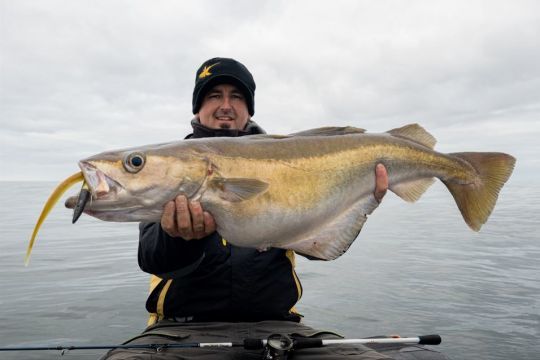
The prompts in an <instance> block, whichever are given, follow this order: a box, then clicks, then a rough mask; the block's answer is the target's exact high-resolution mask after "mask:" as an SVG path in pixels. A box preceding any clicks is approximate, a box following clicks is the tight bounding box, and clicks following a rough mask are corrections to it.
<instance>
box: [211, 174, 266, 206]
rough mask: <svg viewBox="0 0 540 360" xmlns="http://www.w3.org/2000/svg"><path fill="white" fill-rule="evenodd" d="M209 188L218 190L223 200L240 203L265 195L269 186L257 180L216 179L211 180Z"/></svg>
mask: <svg viewBox="0 0 540 360" xmlns="http://www.w3.org/2000/svg"><path fill="white" fill-rule="evenodd" d="M209 186H210V187H211V188H212V189H214V190H216V191H217V192H218V194H219V197H220V198H222V199H223V200H226V201H230V202H240V201H245V200H249V199H251V198H253V197H255V196H257V195H260V194H263V193H264V192H266V190H267V189H268V186H269V185H268V183H266V182H264V181H260V180H257V179H246V178H229V179H226V178H215V179H212V180H210V184H209Z"/></svg>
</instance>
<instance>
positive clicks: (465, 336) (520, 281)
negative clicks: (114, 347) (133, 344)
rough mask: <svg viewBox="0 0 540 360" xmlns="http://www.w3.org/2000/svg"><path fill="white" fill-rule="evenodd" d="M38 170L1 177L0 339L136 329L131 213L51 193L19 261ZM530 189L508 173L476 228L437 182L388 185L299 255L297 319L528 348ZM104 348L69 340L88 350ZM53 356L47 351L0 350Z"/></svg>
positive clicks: (533, 191)
mask: <svg viewBox="0 0 540 360" xmlns="http://www.w3.org/2000/svg"><path fill="white" fill-rule="evenodd" d="M55 185H56V184H55V183H49V182H19V183H17V182H1V183H0V245H1V247H0V347H5V346H45V345H47V346H49V345H53V346H56V345H101V344H118V343H121V342H122V341H124V340H126V339H128V338H130V337H132V336H135V335H136V334H138V333H140V332H141V331H142V330H143V329H144V327H145V324H146V320H147V314H146V310H145V308H144V305H145V301H146V295H147V292H148V280H149V276H148V274H145V273H143V272H142V271H141V270H139V268H138V265H137V242H138V227H137V224H134V223H125V224H123V223H106V222H102V221H99V220H96V219H93V218H90V217H89V216H86V215H83V216H82V217H81V219H79V221H78V222H77V224H75V225H72V224H71V211H69V210H67V209H65V208H64V207H63V206H62V205H61V204H59V205H58V206H56V207H55V208H54V209H53V211H52V212H51V214H50V215H49V218H48V219H47V220H46V221H45V223H44V224H43V227H42V229H41V231H40V233H39V235H38V238H37V241H36V245H35V247H34V251H33V254H32V258H31V262H30V265H29V266H28V267H25V266H24V264H23V259H24V254H25V251H26V246H27V244H28V239H29V237H30V234H31V232H32V229H33V226H34V223H35V221H36V219H37V217H38V215H39V213H40V211H41V208H42V206H43V204H44V203H45V200H46V198H47V196H48V195H49V193H50V192H51V191H52V189H53V188H54V187H55ZM539 223H540V191H539V190H538V188H536V187H533V186H532V185H530V184H529V185H527V184H519V183H517V182H516V183H514V182H512V181H510V182H509V183H508V184H507V186H506V187H505V188H504V189H503V191H502V193H501V196H500V199H499V202H498V204H497V206H496V208H495V210H494V212H493V214H492V216H491V218H490V220H489V221H488V223H487V224H486V225H484V227H483V228H482V230H481V232H479V233H475V232H473V231H471V230H470V229H468V227H467V226H466V225H465V223H464V222H463V220H462V219H461V215H460V214H459V211H458V210H457V207H456V206H455V204H454V201H453V199H452V197H451V195H450V194H449V193H448V191H447V190H446V188H445V187H444V186H443V185H441V184H440V183H437V184H435V185H434V186H432V187H431V188H430V189H429V190H428V191H427V193H426V194H425V195H424V196H423V197H422V198H421V199H420V200H419V201H418V202H417V203H415V204H408V203H405V202H403V201H402V200H401V199H399V198H397V197H396V196H395V195H393V194H388V195H387V196H386V197H385V199H384V201H383V203H382V205H381V206H380V207H379V209H377V210H376V211H375V212H374V213H373V214H372V215H371V216H370V218H369V220H368V221H367V223H366V225H365V226H364V229H363V230H362V232H361V234H360V236H359V237H358V239H357V240H356V241H355V242H354V244H353V245H352V246H351V248H350V249H349V251H348V252H347V253H346V254H345V255H343V256H342V257H341V258H339V259H337V260H335V261H330V262H323V261H309V260H305V259H302V258H298V261H297V272H298V274H299V277H300V279H301V281H302V284H303V287H304V294H303V297H302V299H301V300H300V302H299V304H298V306H297V308H298V310H299V311H300V312H301V313H302V314H303V315H304V322H305V323H306V324H308V325H311V326H313V327H316V328H321V329H325V330H333V331H337V332H339V333H341V334H343V335H345V336H347V337H351V338H352V337H354V338H359V337H367V336H373V335H389V334H400V335H401V336H417V335H424V334H435V333H436V334H440V335H441V336H442V338H443V343H442V344H441V345H440V346H438V347H437V349H438V350H439V351H441V352H443V353H445V354H446V355H448V356H449V357H450V358H452V359H469V358H470V359H473V358H474V359H536V358H538V354H540V344H539V341H538V339H539V338H540V240H539V237H540V236H539V234H538V232H539V229H540V225H539ZM101 354H103V351H88V350H87V351H70V352H67V353H66V354H65V355H64V358H66V357H67V358H81V359H96V358H98V357H99V356H100V355H101ZM21 358H24V359H60V358H61V353H60V352H59V351H40V352H25V353H24V354H22V353H15V352H10V353H7V352H4V353H2V352H0V359H21Z"/></svg>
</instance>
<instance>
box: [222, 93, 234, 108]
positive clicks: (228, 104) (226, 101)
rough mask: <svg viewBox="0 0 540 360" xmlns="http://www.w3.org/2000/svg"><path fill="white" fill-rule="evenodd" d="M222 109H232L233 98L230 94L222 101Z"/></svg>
mask: <svg viewBox="0 0 540 360" xmlns="http://www.w3.org/2000/svg"><path fill="white" fill-rule="evenodd" d="M220 107H221V109H222V110H230V109H231V108H232V107H231V100H230V99H229V97H228V96H224V97H223V101H222V102H221V106H220Z"/></svg>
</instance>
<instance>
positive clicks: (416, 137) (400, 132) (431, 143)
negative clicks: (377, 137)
mask: <svg viewBox="0 0 540 360" xmlns="http://www.w3.org/2000/svg"><path fill="white" fill-rule="evenodd" d="M387 133H389V134H391V135H393V136H397V137H400V138H404V139H407V140H411V141H414V142H415V143H417V144H420V145H423V146H426V147H428V148H430V149H433V148H434V147H435V144H436V143H437V139H435V137H434V136H433V135H431V134H430V133H428V132H427V130H426V129H424V128H423V127H421V126H420V125H418V124H409V125H405V126H403V127H400V128H397V129H392V130H388V131H387Z"/></svg>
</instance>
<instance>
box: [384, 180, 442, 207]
mask: <svg viewBox="0 0 540 360" xmlns="http://www.w3.org/2000/svg"><path fill="white" fill-rule="evenodd" d="M434 182H435V178H422V179H415V180H411V181H406V182H401V183H399V184H395V185H390V190H391V191H392V192H393V193H394V194H396V195H397V196H399V197H400V198H402V199H403V200H405V201H408V202H415V201H416V200H418V199H420V197H421V196H422V194H423V193H425V192H426V190H427V189H428V188H429V187H430V186H431V185H433V183H434Z"/></svg>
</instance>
